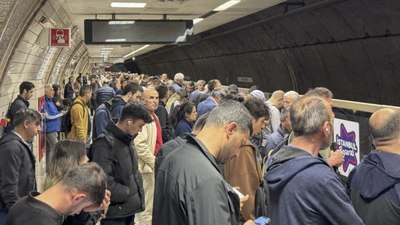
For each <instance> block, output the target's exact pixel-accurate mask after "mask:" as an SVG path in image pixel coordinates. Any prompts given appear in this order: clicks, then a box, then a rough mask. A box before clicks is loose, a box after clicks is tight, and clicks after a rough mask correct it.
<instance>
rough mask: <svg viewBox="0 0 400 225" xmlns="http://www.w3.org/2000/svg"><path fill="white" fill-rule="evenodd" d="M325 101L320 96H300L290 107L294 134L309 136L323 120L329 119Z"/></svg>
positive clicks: (317, 128) (316, 130) (319, 126)
mask: <svg viewBox="0 0 400 225" xmlns="http://www.w3.org/2000/svg"><path fill="white" fill-rule="evenodd" d="M326 104H327V103H326V101H325V100H324V99H322V98H320V97H315V96H309V97H308V96H306V97H301V98H299V99H298V100H297V101H295V102H294V103H293V105H292V106H291V107H290V122H291V124H292V129H293V133H294V135H295V136H311V135H313V134H315V133H317V132H318V130H319V129H320V128H321V126H322V125H323V123H324V122H325V121H330V112H329V111H328V106H327V105H326Z"/></svg>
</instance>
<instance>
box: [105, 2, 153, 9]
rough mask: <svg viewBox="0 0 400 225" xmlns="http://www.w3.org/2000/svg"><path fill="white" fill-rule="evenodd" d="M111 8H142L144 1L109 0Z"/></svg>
mask: <svg viewBox="0 0 400 225" xmlns="http://www.w3.org/2000/svg"><path fill="white" fill-rule="evenodd" d="M110 6H111V7H113V8H144V7H146V3H141V2H111V4H110Z"/></svg>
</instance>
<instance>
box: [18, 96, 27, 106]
mask: <svg viewBox="0 0 400 225" xmlns="http://www.w3.org/2000/svg"><path fill="white" fill-rule="evenodd" d="M17 99H19V100H21V101H22V102H23V103H24V104H25V105H26V107H28V108H29V101H27V100H25V99H24V98H23V97H21V95H18V96H17Z"/></svg>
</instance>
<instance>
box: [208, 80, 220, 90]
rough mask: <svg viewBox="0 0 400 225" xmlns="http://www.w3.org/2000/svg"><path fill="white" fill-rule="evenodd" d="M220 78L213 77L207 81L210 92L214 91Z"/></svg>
mask: <svg viewBox="0 0 400 225" xmlns="http://www.w3.org/2000/svg"><path fill="white" fill-rule="evenodd" d="M218 81H219V80H217V79H212V80H210V81H208V83H207V89H208V91H209V92H211V91H213V90H214V89H215V85H216V84H217V82H218Z"/></svg>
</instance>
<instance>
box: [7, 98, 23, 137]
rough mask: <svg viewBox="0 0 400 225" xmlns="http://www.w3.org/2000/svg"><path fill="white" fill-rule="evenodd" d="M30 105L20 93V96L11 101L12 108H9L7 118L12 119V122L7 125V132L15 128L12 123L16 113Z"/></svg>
mask: <svg viewBox="0 0 400 225" xmlns="http://www.w3.org/2000/svg"><path fill="white" fill-rule="evenodd" d="M28 107H29V102H28V101H27V100H25V99H23V98H22V97H21V96H19V95H18V97H17V98H16V99H15V100H14V101H13V102H12V103H11V105H10V108H9V109H8V112H7V118H9V119H10V123H9V124H8V126H7V127H6V130H5V133H6V134H8V133H10V132H11V131H12V130H13V129H14V126H13V125H12V123H13V120H14V116H15V113H17V112H18V111H19V110H20V109H26V108H28Z"/></svg>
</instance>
